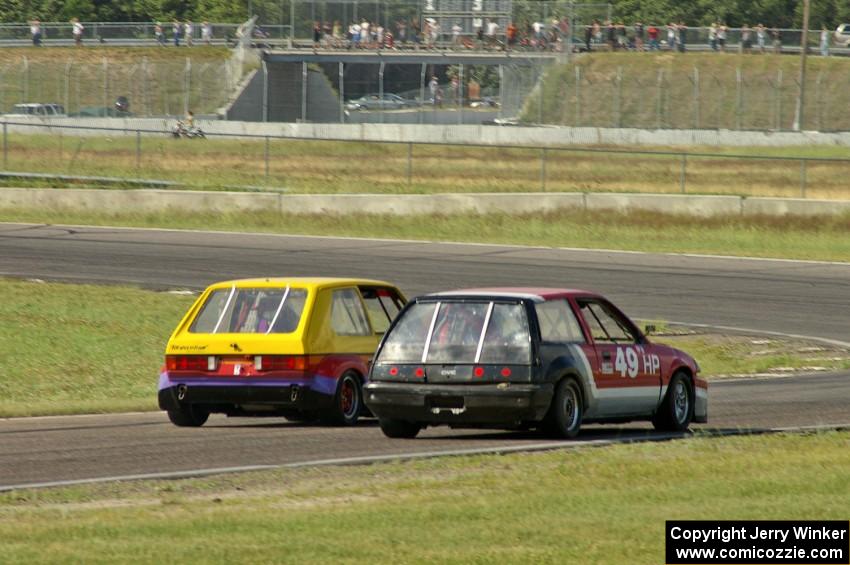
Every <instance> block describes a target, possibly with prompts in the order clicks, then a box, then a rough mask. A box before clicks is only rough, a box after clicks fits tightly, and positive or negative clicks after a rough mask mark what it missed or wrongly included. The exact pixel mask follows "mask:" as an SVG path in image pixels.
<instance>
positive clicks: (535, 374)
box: [364, 288, 708, 438]
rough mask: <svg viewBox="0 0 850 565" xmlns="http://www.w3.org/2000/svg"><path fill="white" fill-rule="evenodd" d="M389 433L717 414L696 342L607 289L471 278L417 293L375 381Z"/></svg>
mask: <svg viewBox="0 0 850 565" xmlns="http://www.w3.org/2000/svg"><path fill="white" fill-rule="evenodd" d="M364 392H365V401H366V406H367V407H368V408H369V409H370V410H371V411H372V413H373V414H374V415H375V416H377V417H378V420H379V422H380V425H381V429H382V430H383V432H384V434H385V435H387V436H388V437H393V438H399V437H401V438H412V437H415V436H416V435H417V434H418V433H419V431H420V430H421V429H422V428H424V427H426V426H430V425H439V424H448V425H450V426H453V427H495V428H529V427H539V428H544V429H546V430H548V431H549V432H551V433H553V434H555V435H557V436H559V437H566V438H571V437H574V436H576V435H577V434H578V432H579V428H580V427H581V425H582V423H586V422H626V421H630V420H651V421H652V423H653V424H654V425H655V427H656V428H658V429H661V430H670V431H683V430H686V429H687V428H688V426H689V425H690V423H691V422H692V421H696V422H706V421H707V419H708V387H707V383H706V381H705V380H704V379H703V378H701V377H700V376H699V367H698V366H697V363H696V362H695V361H694V360H693V359H692V358H691V357H690V356H688V355H687V354H686V353H684V352H682V351H679V350H677V349H674V348H672V347H668V346H665V345H660V344H657V343H654V342H652V341H650V340H649V338H647V337H646V335H645V334H644V333H643V332H641V330H639V329H638V328H637V326H636V325H635V324H634V323H633V322H632V321H631V320H630V319H629V318H628V317H627V316H626V315H625V314H623V313H622V312H621V311H620V310H619V309H618V308H617V307H616V306H614V305H613V304H612V303H611V302H609V301H608V300H606V299H605V298H604V297H602V296H600V295H599V294H595V293H592V292H586V291H581V290H562V289H546V288H540V289H527V288H502V289H472V290H461V291H454V292H444V293H439V294H431V295H427V296H423V297H419V298H416V299H415V300H412V301H411V302H410V303H408V305H407V306H406V307H405V308H404V310H403V311H402V312H401V313H400V314H399V315H398V317H397V318H396V320H395V321H394V322H393V325H392V326H391V327H390V329H389V331H388V332H387V334H386V335H385V336H384V339H383V341H382V343H381V345H380V346H379V348H378V351H377V352H376V354H375V360H374V362H373V364H372V368H371V371H370V374H369V383H368V384H367V385H366V387H365V390H364Z"/></svg>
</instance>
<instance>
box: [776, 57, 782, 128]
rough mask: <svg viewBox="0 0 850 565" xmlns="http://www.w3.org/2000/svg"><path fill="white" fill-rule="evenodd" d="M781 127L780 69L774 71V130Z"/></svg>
mask: <svg viewBox="0 0 850 565" xmlns="http://www.w3.org/2000/svg"><path fill="white" fill-rule="evenodd" d="M781 129H782V69H779V70H778V71H777V72H776V130H777V131H779V130H781Z"/></svg>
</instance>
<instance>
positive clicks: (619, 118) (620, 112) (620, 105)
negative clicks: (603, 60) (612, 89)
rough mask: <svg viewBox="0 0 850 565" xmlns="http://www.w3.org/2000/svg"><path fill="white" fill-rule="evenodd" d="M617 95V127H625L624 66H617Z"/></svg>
mask: <svg viewBox="0 0 850 565" xmlns="http://www.w3.org/2000/svg"><path fill="white" fill-rule="evenodd" d="M616 80H617V96H616V98H615V105H616V107H617V127H618V128H621V127H623V67H617V78H616Z"/></svg>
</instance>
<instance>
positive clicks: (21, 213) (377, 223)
mask: <svg viewBox="0 0 850 565" xmlns="http://www.w3.org/2000/svg"><path fill="white" fill-rule="evenodd" d="M0 222H31V223H47V224H74V225H100V226H108V225H111V226H130V227H157V228H173V229H198V230H223V231H242V232H246V231H247V232H267V233H286V234H305V235H309V234H314V235H330V236H353V237H366V238H375V237H377V238H397V239H418V240H429V241H461V242H476V243H504V244H516V245H532V246H547V247H577V248H596V249H622V250H628V251H647V252H658V253H703V254H709V255H733V256H748V257H774V258H782V259H806V260H821V261H850V214H848V215H843V216H825V217H809V218H803V217H749V216H748V217H741V216H731V217H715V218H696V217H693V216H685V215H673V214H659V213H654V212H639V211H636V212H630V213H619V212H614V211H598V212H592V211H587V212H585V211H581V210H563V211H559V212H553V213H547V214H495V213H494V214H486V215H476V214H445V215H422V216H416V217H413V218H411V217H407V216H395V215H389V214H387V215H379V214H367V213H361V214H351V215H345V216H339V215H333V214H316V215H311V214H283V215H280V214H277V213H276V212H267V213H260V212H256V213H255V212H251V213H244V212H243V213H234V214H227V213H222V214H212V213H192V212H184V211H179V210H172V211H168V212H163V213H150V214H109V213H103V212H96V211H92V212H77V211H67V210H64V209H55V210H50V209H43V210H32V209H11V208H5V209H4V208H0Z"/></svg>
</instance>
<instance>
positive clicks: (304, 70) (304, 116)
mask: <svg viewBox="0 0 850 565" xmlns="http://www.w3.org/2000/svg"><path fill="white" fill-rule="evenodd" d="M306 121H307V61H304V62H302V63H301V122H302V123H303V122H306Z"/></svg>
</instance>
